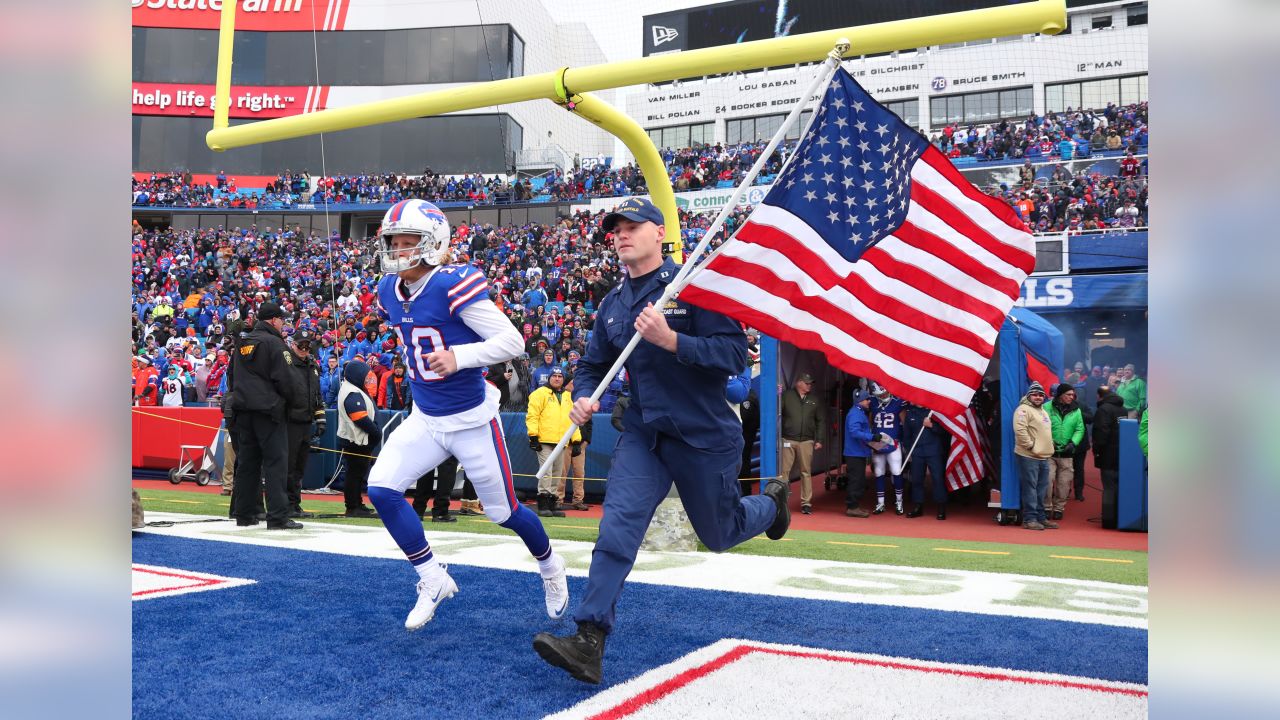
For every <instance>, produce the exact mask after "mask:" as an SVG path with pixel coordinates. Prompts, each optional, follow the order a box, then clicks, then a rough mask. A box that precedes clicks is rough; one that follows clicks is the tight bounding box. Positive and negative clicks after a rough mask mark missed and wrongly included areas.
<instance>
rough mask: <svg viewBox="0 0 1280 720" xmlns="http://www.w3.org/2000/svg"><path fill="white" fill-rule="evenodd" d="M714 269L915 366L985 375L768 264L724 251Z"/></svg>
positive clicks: (961, 378)
mask: <svg viewBox="0 0 1280 720" xmlns="http://www.w3.org/2000/svg"><path fill="white" fill-rule="evenodd" d="M714 271H715V272H718V273H720V274H722V275H727V276H729V277H734V278H738V279H740V280H743V281H745V282H748V283H750V284H752V285H755V286H756V287H768V288H769V294H771V295H774V296H776V297H779V298H781V299H783V300H785V301H786V302H788V303H789V304H790V305H791V307H792V308H795V310H796V311H797V312H798V313H801V314H806V315H810V316H812V317H815V318H820V319H821V320H822V321H823V322H825V323H827V324H829V325H832V326H834V327H836V328H839V329H840V330H843V331H844V332H845V333H847V334H848V335H849V336H850V337H852V338H854V339H856V340H857V341H858V342H860V343H862V344H864V345H866V346H867V347H870V348H873V349H875V350H878V351H880V352H881V353H884V354H885V355H888V356H890V357H899V358H901V357H910V358H911V362H910V363H909V364H910V365H911V366H912V367H916V368H920V369H921V370H924V371H925V372H928V373H932V374H934V375H940V376H942V377H945V378H948V379H951V380H955V381H956V382H958V383H961V384H963V385H969V386H973V385H976V384H977V383H978V382H979V381H980V380H981V379H982V372H981V371H979V370H975V369H973V368H971V367H968V366H966V365H963V364H961V363H958V362H955V361H954V360H951V359H949V358H945V357H942V356H940V355H935V354H933V353H930V352H928V351H926V350H923V349H921V348H918V347H915V346H913V345H908V344H906V343H904V342H902V341H900V340H895V339H894V338H891V337H888V336H886V335H884V334H883V333H881V332H880V331H879V330H876V329H875V328H873V327H871V326H870V325H868V324H867V323H866V322H864V321H863V320H862V319H861V318H859V317H858V316H856V315H854V314H852V313H850V312H849V311H848V310H847V309H845V308H840V307H836V306H835V305H833V304H831V303H830V302H829V301H827V299H826V298H821V297H814V296H811V295H806V294H805V293H804V291H803V290H802V289H801V288H800V286H799V285H797V284H796V283H794V282H791V281H788V280H783V279H782V278H780V277H778V276H777V275H775V274H774V273H773V271H771V270H770V269H768V268H765V267H762V266H760V265H756V264H754V263H749V262H744V261H742V260H740V259H738V258H736V257H731V256H727V255H722V256H720V257H719V258H716V267H715V268H714ZM859 299H860V300H861V298H859ZM783 319H784V320H785V319H786V318H783ZM770 334H772V333H770Z"/></svg>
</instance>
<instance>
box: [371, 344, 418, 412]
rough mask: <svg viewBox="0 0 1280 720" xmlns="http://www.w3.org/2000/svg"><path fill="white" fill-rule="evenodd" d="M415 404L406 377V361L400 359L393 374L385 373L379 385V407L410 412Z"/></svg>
mask: <svg viewBox="0 0 1280 720" xmlns="http://www.w3.org/2000/svg"><path fill="white" fill-rule="evenodd" d="M412 402H413V396H412V395H411V394H410V392H409V381H408V380H407V379H405V376H404V361H403V360H401V359H400V358H399V357H397V358H396V359H395V364H394V365H393V366H392V368H391V372H388V373H384V374H383V375H382V379H381V380H380V381H379V384H378V407H380V408H383V409H386V410H408V409H409V406H410V404H411V403H412Z"/></svg>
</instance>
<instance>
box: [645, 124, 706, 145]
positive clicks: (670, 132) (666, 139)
mask: <svg viewBox="0 0 1280 720" xmlns="http://www.w3.org/2000/svg"><path fill="white" fill-rule="evenodd" d="M647 132H648V133H649V139H650V140H652V141H653V144H654V146H655V147H657V148H658V149H659V150H661V149H665V148H671V149H672V150H680V149H683V148H689V147H702V146H703V145H710V144H711V143H712V141H713V139H714V135H715V123H698V124H696V125H677V126H675V127H665V128H653V129H651V130H648V131H647Z"/></svg>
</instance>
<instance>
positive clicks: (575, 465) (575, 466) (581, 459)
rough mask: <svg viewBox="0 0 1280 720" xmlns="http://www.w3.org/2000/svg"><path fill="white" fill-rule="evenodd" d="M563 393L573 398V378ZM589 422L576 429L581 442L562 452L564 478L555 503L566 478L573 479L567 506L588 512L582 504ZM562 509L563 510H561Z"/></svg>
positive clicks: (586, 505)
mask: <svg viewBox="0 0 1280 720" xmlns="http://www.w3.org/2000/svg"><path fill="white" fill-rule="evenodd" d="M564 391H565V393H566V394H568V395H569V397H573V378H572V377H570V378H569V380H568V382H566V383H565V385H564ZM591 423H592V421H591V420H588V421H587V422H586V424H585V425H582V426H581V427H579V428H578V433H579V434H581V435H582V442H575V443H570V444H569V447H568V449H566V450H565V451H564V460H565V471H564V472H563V473H561V474H562V475H564V476H566V477H562V478H560V481H559V482H558V483H557V484H556V501H557V502H559V501H560V499H561V498H563V497H564V484H565V480H566V479H567V478H573V503H572V504H570V505H569V507H570V508H573V509H574V510H589V509H590V508H591V506H590V505H588V504H587V503H586V502H584V498H585V494H584V486H585V485H586V481H585V478H586V477H587V473H586V467H587V445H589V444H591ZM562 509H563V508H562Z"/></svg>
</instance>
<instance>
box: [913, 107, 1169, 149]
mask: <svg viewBox="0 0 1280 720" xmlns="http://www.w3.org/2000/svg"><path fill="white" fill-rule="evenodd" d="M930 141H931V142H933V144H934V145H936V146H937V147H938V149H939V150H942V152H944V153H946V154H947V156H948V157H950V158H952V159H955V158H969V157H971V158H973V159H975V160H977V161H996V160H1010V159H1013V160H1019V159H1022V158H1031V159H1050V158H1056V159H1058V160H1073V159H1080V158H1088V157H1091V156H1093V155H1094V154H1095V153H1099V152H1103V151H1119V150H1132V151H1134V152H1135V153H1142V152H1145V151H1146V149H1147V143H1148V131H1147V103H1146V102H1141V103H1134V104H1131V105H1116V104H1114V103H1108V104H1107V106H1106V107H1105V108H1103V109H1100V110H1084V109H1082V110H1072V109H1071V108H1068V109H1067V110H1066V112H1060V113H1048V114H1046V115H1044V116H1039V115H1035V114H1032V116H1031V117H1030V118H1028V119H1026V120H1023V121H1010V120H1001V121H1000V122H999V123H997V124H994V125H976V124H968V125H965V126H963V127H961V125H960V124H958V123H951V124H949V125H947V126H945V127H944V128H942V130H941V131H939V132H938V133H936V134H934V135H932V136H931V137H930Z"/></svg>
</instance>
